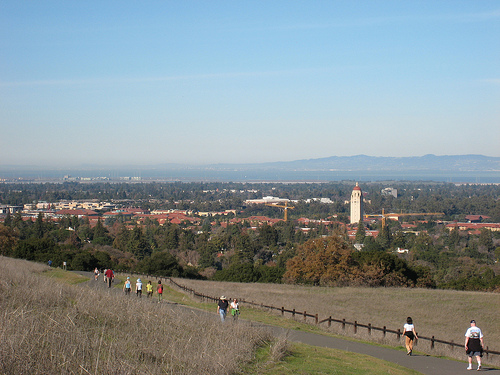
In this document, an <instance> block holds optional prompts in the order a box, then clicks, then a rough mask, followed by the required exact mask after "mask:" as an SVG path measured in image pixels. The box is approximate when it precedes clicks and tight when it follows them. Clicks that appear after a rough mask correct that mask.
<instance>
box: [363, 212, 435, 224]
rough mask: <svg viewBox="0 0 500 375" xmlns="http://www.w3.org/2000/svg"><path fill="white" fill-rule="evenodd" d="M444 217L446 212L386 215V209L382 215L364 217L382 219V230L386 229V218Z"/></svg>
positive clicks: (392, 213)
mask: <svg viewBox="0 0 500 375" xmlns="http://www.w3.org/2000/svg"><path fill="white" fill-rule="evenodd" d="M440 215H444V212H409V213H400V214H397V213H394V212H391V213H390V214H386V213H385V211H384V209H383V208H382V214H375V215H364V216H365V217H380V218H382V228H383V227H385V221H386V218H388V217H389V218H390V217H396V216H397V217H398V218H399V216H440Z"/></svg>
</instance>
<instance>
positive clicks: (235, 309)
mask: <svg viewBox="0 0 500 375" xmlns="http://www.w3.org/2000/svg"><path fill="white" fill-rule="evenodd" d="M231 315H232V316H233V320H238V315H240V304H239V303H238V300H237V299H236V298H235V299H233V302H231Z"/></svg>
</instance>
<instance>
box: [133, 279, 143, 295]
mask: <svg viewBox="0 0 500 375" xmlns="http://www.w3.org/2000/svg"><path fill="white" fill-rule="evenodd" d="M135 293H136V294H137V297H139V298H141V297H142V281H141V279H137V282H136V283H135Z"/></svg>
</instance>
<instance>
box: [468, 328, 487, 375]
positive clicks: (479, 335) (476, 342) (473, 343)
mask: <svg viewBox="0 0 500 375" xmlns="http://www.w3.org/2000/svg"><path fill="white" fill-rule="evenodd" d="M483 348H484V341H483V332H481V329H480V328H479V327H477V326H476V321H475V320H474V319H473V320H471V321H470V327H469V328H468V329H467V332H465V353H466V354H467V356H468V357H469V367H467V370H472V357H476V360H477V370H478V371H479V370H481V357H482V356H483Z"/></svg>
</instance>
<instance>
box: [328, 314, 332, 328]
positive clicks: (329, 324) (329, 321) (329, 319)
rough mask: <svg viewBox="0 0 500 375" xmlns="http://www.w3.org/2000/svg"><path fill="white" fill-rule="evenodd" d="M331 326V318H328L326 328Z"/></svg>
mask: <svg viewBox="0 0 500 375" xmlns="http://www.w3.org/2000/svg"><path fill="white" fill-rule="evenodd" d="M331 326H332V317H331V316H330V317H328V328H330V327H331Z"/></svg>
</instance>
